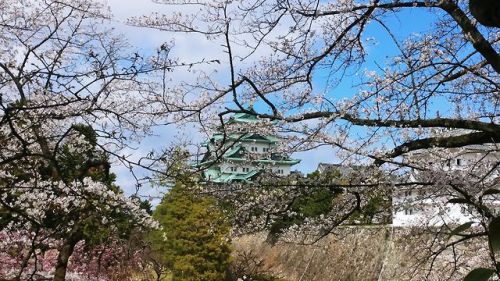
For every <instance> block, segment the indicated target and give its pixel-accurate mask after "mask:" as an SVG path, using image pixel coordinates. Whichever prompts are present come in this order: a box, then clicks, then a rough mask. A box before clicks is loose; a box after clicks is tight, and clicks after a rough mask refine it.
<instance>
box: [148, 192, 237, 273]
mask: <svg viewBox="0 0 500 281" xmlns="http://www.w3.org/2000/svg"><path fill="white" fill-rule="evenodd" d="M188 184H192V183H188ZM153 217H154V218H155V219H156V220H157V221H158V222H159V223H160V225H161V226H162V230H157V231H153V232H152V233H151V234H150V237H149V241H150V246H151V250H152V253H153V255H152V257H153V258H154V259H156V260H155V263H156V264H157V265H158V264H161V266H162V267H163V268H166V269H167V270H168V271H169V273H170V274H171V275H172V279H173V280H175V281H177V280H190V281H196V280H204V281H209V280H224V279H225V277H226V271H227V268H228V266H229V262H230V253H231V247H230V239H229V223H228V221H227V219H226V218H225V216H224V214H223V213H222V211H221V210H220V209H219V208H218V207H217V206H216V204H215V200H214V199H213V198H210V197H207V196H197V195H195V194H193V193H192V192H190V191H189V189H188V186H187V185H186V183H183V182H177V183H176V184H175V186H174V187H173V188H172V189H171V190H170V191H169V193H168V194H166V195H165V197H164V198H163V200H162V202H161V204H160V205H159V206H158V207H157V208H156V210H155V211H154V213H153ZM160 272H161V271H157V275H158V279H161V278H160V276H159V274H158V273H160Z"/></svg>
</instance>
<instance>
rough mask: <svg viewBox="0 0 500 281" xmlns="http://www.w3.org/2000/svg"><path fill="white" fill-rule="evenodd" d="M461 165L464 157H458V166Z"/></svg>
mask: <svg viewBox="0 0 500 281" xmlns="http://www.w3.org/2000/svg"><path fill="white" fill-rule="evenodd" d="M461 165H462V159H460V158H457V166H461Z"/></svg>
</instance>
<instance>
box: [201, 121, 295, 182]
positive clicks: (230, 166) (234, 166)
mask: <svg viewBox="0 0 500 281" xmlns="http://www.w3.org/2000/svg"><path fill="white" fill-rule="evenodd" d="M273 125H274V123H272V122H270V121H269V120H263V119H259V118H257V117H256V116H255V115H252V114H248V113H236V114H234V115H233V116H231V117H230V119H229V120H228V121H227V122H225V124H224V127H220V128H219V130H218V132H217V133H215V134H214V135H212V136H211V137H210V139H208V140H207V141H205V142H204V143H203V144H202V145H203V146H204V147H205V149H206V153H205V154H204V156H203V159H202V160H201V161H200V162H199V163H198V164H197V166H198V167H200V168H202V169H203V177H204V179H205V180H207V181H210V182H215V183H228V182H235V181H237V182H250V181H251V180H252V179H253V178H255V177H256V176H257V175H258V174H259V173H261V172H267V173H274V174H276V175H278V176H287V175H289V174H290V170H291V167H292V166H293V165H295V164H297V163H299V162H300V160H297V159H291V158H290V157H289V156H288V155H287V154H286V153H282V152H279V151H278V150H279V144H280V141H282V140H281V139H280V138H279V137H278V136H277V135H276V134H275V133H273V130H272V127H273Z"/></svg>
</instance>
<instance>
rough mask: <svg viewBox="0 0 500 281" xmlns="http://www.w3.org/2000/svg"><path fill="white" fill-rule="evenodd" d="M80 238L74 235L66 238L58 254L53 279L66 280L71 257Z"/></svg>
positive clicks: (57, 280)
mask: <svg viewBox="0 0 500 281" xmlns="http://www.w3.org/2000/svg"><path fill="white" fill-rule="evenodd" d="M79 240H80V239H78V238H76V237H74V236H73V237H69V238H68V239H66V240H64V244H63V245H62V247H61V250H59V255H58V256H57V264H56V270H55V273H54V279H53V281H64V280H65V278H66V269H67V267H68V261H69V258H70V257H71V255H72V254H73V250H74V248H75V245H76V243H78V241H79Z"/></svg>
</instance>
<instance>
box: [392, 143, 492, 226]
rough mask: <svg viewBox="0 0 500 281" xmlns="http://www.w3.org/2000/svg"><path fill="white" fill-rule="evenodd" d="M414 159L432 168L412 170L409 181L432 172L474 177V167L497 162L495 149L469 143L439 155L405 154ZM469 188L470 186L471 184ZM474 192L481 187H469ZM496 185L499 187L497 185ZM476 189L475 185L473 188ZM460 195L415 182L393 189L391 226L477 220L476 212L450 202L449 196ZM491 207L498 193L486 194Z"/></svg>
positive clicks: (427, 152) (486, 200) (435, 224)
mask: <svg viewBox="0 0 500 281" xmlns="http://www.w3.org/2000/svg"><path fill="white" fill-rule="evenodd" d="M408 159H411V161H413V162H416V161H419V162H422V161H425V162H427V164H428V166H429V167H430V168H431V171H418V170H413V171H412V172H411V175H410V180H411V181H414V182H421V181H425V179H426V178H427V177H428V173H433V172H434V171H443V172H450V171H454V172H456V175H459V174H460V173H463V175H464V176H469V177H473V176H474V175H473V174H472V173H473V171H474V170H475V169H478V168H481V167H480V166H484V167H483V168H484V169H483V170H488V169H490V168H493V167H494V166H493V165H495V164H496V163H498V162H499V161H500V154H499V153H498V150H496V151H495V149H494V148H493V149H492V147H490V146H486V145H472V146H468V147H465V148H457V149H448V150H447V151H446V153H442V154H441V155H437V156H436V155H435V154H433V151H432V150H425V151H424V150H422V151H416V152H415V153H412V154H411V155H409V156H408ZM498 176H499V171H498V169H496V170H493V171H492V173H491V174H489V175H488V177H491V178H494V177H498ZM470 188H472V187H470ZM470 188H469V191H471V193H473V194H477V193H480V192H481V190H471V189H470ZM496 188H500V186H498V182H497V186H496ZM476 189H477V187H476ZM457 197H460V194H458V193H456V192H453V191H452V190H449V189H446V188H445V187H442V188H439V187H437V186H435V185H433V186H423V185H414V186H407V187H403V188H397V189H396V190H394V192H393V200H392V202H393V225H394V226H422V225H424V226H441V225H444V224H463V223H466V222H479V219H478V215H479V214H478V213H477V212H476V211H475V210H474V209H472V208H471V207H470V206H469V205H467V204H460V203H449V202H448V201H449V200H450V199H452V198H457ZM483 202H484V203H485V204H487V205H490V206H491V207H493V209H498V208H497V207H498V206H500V200H499V198H498V197H497V195H488V196H486V197H485V198H484V201H483Z"/></svg>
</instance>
